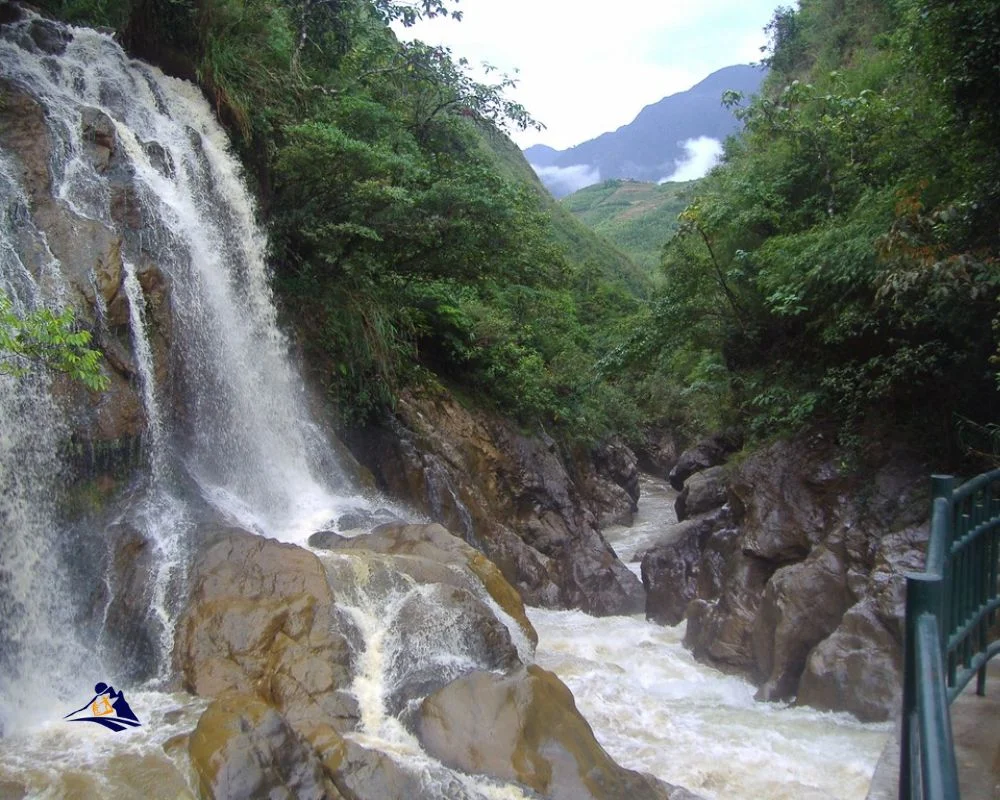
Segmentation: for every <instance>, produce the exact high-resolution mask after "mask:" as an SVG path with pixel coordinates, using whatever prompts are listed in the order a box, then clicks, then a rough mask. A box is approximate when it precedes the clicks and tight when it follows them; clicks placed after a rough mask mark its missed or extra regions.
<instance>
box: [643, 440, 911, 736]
mask: <svg viewBox="0 0 1000 800" xmlns="http://www.w3.org/2000/svg"><path fill="white" fill-rule="evenodd" d="M695 449H696V450H697V451H698V452H696V453H695V454H694V455H692V456H691V457H687V454H685V455H684V456H682V458H681V460H680V462H679V463H678V468H677V469H675V473H674V474H675V475H680V474H682V473H683V472H684V471H686V470H687V469H688V467H691V466H694V467H698V471H695V472H692V473H691V474H690V475H688V476H687V477H686V478H685V484H684V493H683V494H682V496H683V498H684V499H683V502H679V503H678V511H679V516H683V515H691V514H695V516H691V517H689V518H688V519H686V520H685V521H684V522H681V523H679V524H678V525H676V526H673V527H672V528H671V529H669V530H667V531H666V532H665V533H664V538H663V541H661V542H660V544H658V545H657V546H656V547H654V548H652V549H650V550H649V551H648V552H647V553H646V555H645V557H644V559H643V582H644V584H645V585H646V587H647V591H648V599H647V616H648V617H649V618H651V619H656V620H658V621H661V622H664V623H666V624H675V623H676V622H679V621H680V619H681V618H682V617H683V618H686V619H687V630H686V634H685V640H684V641H685V644H686V645H687V646H688V647H689V648H690V649H691V650H692V651H693V653H694V654H695V655H696V657H698V658H700V659H703V660H706V661H708V662H710V663H712V664H714V665H716V666H718V667H720V668H723V669H732V670H737V671H740V672H743V673H745V674H747V675H748V676H749V677H750V678H751V679H753V680H754V681H756V682H757V683H758V685H759V686H760V688H759V690H758V697H759V698H761V699H770V700H788V699H793V698H797V701H798V702H800V703H804V704H809V705H813V706H816V707H819V708H825V709H834V710H847V711H850V712H852V713H854V714H855V715H856V716H858V717H859V718H861V719H865V720H880V719H886V718H887V717H889V716H891V715H892V714H893V713H894V712H895V710H896V708H897V705H898V700H897V698H898V692H899V682H900V664H901V643H902V631H901V622H900V620H901V617H902V611H903V605H902V588H903V585H904V579H903V575H904V573H905V572H906V571H909V570H912V569H916V568H919V566H920V564H921V563H922V558H923V556H922V551H921V548H922V546H923V542H924V540H925V538H926V533H925V532H924V531H923V529H922V528H921V527H920V526H919V523H920V522H921V521H922V519H923V518H924V516H925V503H926V480H927V479H926V475H927V474H928V473H929V470H928V469H927V466H926V465H924V464H922V463H920V461H919V460H917V459H916V458H915V457H914V456H913V455H912V454H911V453H908V452H905V451H903V450H901V449H899V448H897V449H895V450H894V449H892V448H891V447H890V446H886V447H885V448H884V449H882V450H881V451H880V452H881V456H879V457H877V458H876V457H874V456H873V457H872V461H871V462H870V463H867V464H866V465H865V467H864V468H863V469H857V470H847V469H845V468H844V466H843V465H844V463H845V460H844V459H845V455H844V453H843V452H841V451H840V450H839V449H838V448H837V447H836V446H835V444H834V443H833V441H832V439H831V437H828V436H825V435H824V434H823V433H821V432H813V434H811V435H808V436H806V435H804V436H800V437H798V438H795V439H792V440H784V441H779V442H777V443H775V444H773V445H771V446H770V447H768V448H765V449H763V450H761V451H758V452H757V453H754V454H752V455H750V456H749V457H748V458H746V459H745V460H744V461H743V462H742V463H740V464H739V465H737V466H732V467H726V468H720V467H718V466H716V467H710V466H707V464H708V462H709V461H711V460H712V459H711V458H708V457H703V456H705V455H706V454H705V452H704V451H705V448H702V447H701V446H699V447H698V448H695ZM710 449H711V448H710ZM712 452H714V453H715V454H716V455H717V454H718V453H719V452H720V448H715V449H714V450H712ZM872 452H876V448H874V447H873V448H872ZM711 454H712V453H709V455H711ZM713 457H714V456H713ZM681 465H687V466H685V467H684V469H679V468H680V467H681ZM723 470H724V471H723ZM722 478H725V480H726V483H724V484H722V486H724V487H725V493H724V496H723V493H722V491H721V489H720V480H721V479H722ZM702 498H705V499H704V501H703V500H702ZM693 500H694V504H693V505H692V501H693ZM720 500H724V501H725V502H726V505H724V506H722V508H721V509H715V510H711V509H712V507H715V506H718V505H719V503H720ZM698 512H701V513H700V514H698Z"/></svg>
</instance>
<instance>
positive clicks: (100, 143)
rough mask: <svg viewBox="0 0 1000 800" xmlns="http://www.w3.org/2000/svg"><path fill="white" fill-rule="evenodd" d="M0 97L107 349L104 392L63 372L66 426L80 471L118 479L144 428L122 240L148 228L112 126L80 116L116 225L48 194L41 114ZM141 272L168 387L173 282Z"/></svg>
mask: <svg viewBox="0 0 1000 800" xmlns="http://www.w3.org/2000/svg"><path fill="white" fill-rule="evenodd" d="M32 31H34V34H33V35H34V39H35V40H36V41H37V42H40V45H39V46H40V47H43V48H49V49H51V50H52V52H53V53H55V54H58V52H59V47H60V46H63V47H64V46H65V45H64V44H61V40H60V38H59V36H58V35H57V34H58V32H59V29H57V28H55V27H54V26H50V24H49V23H46V22H45V21H43V20H39V21H36V22H35V23H34V24H33V26H32ZM0 98H2V102H0V148H2V149H3V150H4V152H5V153H6V154H7V155H8V156H9V158H10V162H11V164H12V167H13V169H14V170H15V172H16V175H15V177H16V178H17V180H18V182H19V183H20V184H21V185H22V186H23V187H24V188H25V191H26V197H25V198H24V199H25V201H26V203H27V207H28V211H29V213H30V216H31V223H32V224H33V226H34V228H35V229H37V231H39V232H40V233H41V234H42V235H43V236H44V242H45V245H46V246H47V248H48V250H49V251H51V254H52V255H53V256H54V257H55V258H57V259H58V261H59V264H60V271H61V274H62V276H63V279H65V280H66V282H67V284H68V287H69V296H68V297H67V298H66V299H67V301H68V302H69V304H70V305H71V306H72V307H73V308H74V310H75V311H76V315H77V319H78V320H79V321H80V322H81V323H82V324H83V325H84V326H85V327H87V328H89V329H90V330H91V333H92V336H93V342H94V344H95V345H96V346H97V347H98V348H99V349H100V350H101V351H102V352H103V354H104V360H103V363H102V369H103V371H104V373H105V374H106V375H107V376H108V377H109V378H110V385H109V387H108V389H107V390H105V391H104V392H100V393H94V392H89V391H88V390H87V389H85V388H83V387H82V386H80V385H79V384H77V383H74V382H72V381H70V380H68V379H65V378H61V379H59V381H58V383H57V387H56V391H57V393H58V394H59V396H60V397H61V399H62V401H63V405H64V407H65V408H66V409H67V412H68V415H69V419H70V424H71V427H72V436H73V444H74V451H75V452H74V455H75V456H76V460H77V463H78V465H79V466H81V467H83V468H85V469H84V471H89V472H91V473H95V472H96V473H97V474H102V473H103V474H105V476H106V477H110V476H112V475H116V476H117V477H121V476H122V473H123V472H124V471H125V470H126V469H127V467H128V465H129V464H130V463H131V462H132V461H133V460H134V459H135V458H136V457H137V456H138V441H139V437H140V435H141V434H142V432H143V430H144V429H145V425H146V419H145V414H144V411H143V405H142V400H141V397H140V396H139V391H138V388H137V383H136V381H135V377H136V373H137V367H136V365H135V363H134V360H133V358H132V355H131V353H132V346H131V343H130V338H129V337H130V329H129V308H128V300H127V299H126V296H125V290H124V287H123V282H122V281H123V264H122V249H123V246H124V243H125V241H126V239H127V238H128V237H138V236H141V235H142V233H143V230H144V229H143V222H142V215H141V213H140V210H139V207H138V204H137V201H136V189H135V186H134V183H133V177H132V175H131V174H130V173H129V171H128V169H126V168H125V166H124V163H123V162H124V159H123V158H122V156H121V154H120V145H119V142H118V141H117V137H116V134H115V129H114V124H113V123H112V121H111V120H110V119H108V117H106V116H105V115H104V114H103V113H101V112H100V111H98V110H97V109H92V110H91V113H88V114H85V115H84V116H83V118H82V120H81V126H82V131H81V132H82V134H83V137H84V139H85V140H86V141H87V143H88V150H87V156H88V158H89V159H90V160H91V163H92V165H93V167H94V168H95V170H96V171H97V173H98V174H99V175H101V176H102V177H103V178H104V179H105V180H106V181H107V183H108V186H109V188H110V194H111V200H110V203H111V212H112V217H113V220H114V222H115V227H114V228H110V227H108V226H106V225H104V224H102V223H100V222H98V221H95V220H92V219H88V218H86V217H83V216H81V215H79V214H77V213H76V212H75V211H74V210H73V209H72V207H71V206H70V205H69V204H68V203H67V202H65V201H64V200H62V199H60V198H58V197H54V196H53V194H52V177H51V174H50V163H51V162H52V156H53V154H52V142H51V140H50V137H49V133H48V130H47V128H46V125H45V112H44V110H43V109H42V107H41V106H40V105H39V104H38V102H37V101H35V100H34V99H33V98H32V97H30V96H28V95H27V94H25V93H23V92H21V91H19V90H18V89H16V88H15V87H13V86H12V85H10V84H8V83H5V82H3V81H0ZM25 235H27V234H25ZM21 249H22V251H23V252H24V253H27V254H30V256H29V257H33V258H35V259H36V261H35V263H28V264H26V266H27V267H28V268H29V269H30V270H31V271H32V272H33V273H35V274H38V275H44V274H45V259H46V257H47V255H46V254H45V253H44V252H43V251H42V250H40V249H38V248H33V247H30V246H28V247H23V248H21ZM137 273H138V278H139V283H140V285H141V287H142V293H143V297H144V299H145V302H146V314H147V319H148V320H149V322H150V327H151V329H152V336H151V345H152V350H153V358H154V368H155V371H156V378H157V381H158V383H159V384H160V385H162V386H165V387H167V386H169V377H170V374H171V369H170V342H171V310H170V300H169V286H168V284H167V282H166V279H165V278H164V275H163V274H162V273H161V272H160V270H159V269H158V268H157V266H156V265H155V264H153V263H149V262H144V263H142V264H140V265H138V270H137ZM105 483H106V484H107V481H105ZM107 485H110V484H107Z"/></svg>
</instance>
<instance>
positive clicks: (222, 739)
mask: <svg viewBox="0 0 1000 800" xmlns="http://www.w3.org/2000/svg"><path fill="white" fill-rule="evenodd" d="M188 753H189V755H190V758H191V765H192V766H193V767H194V770H195V772H196V773H197V775H198V783H199V789H200V793H201V796H202V797H203V798H206V800H256V798H261V797H267V798H270V800H334V798H339V797H341V795H340V793H339V792H338V791H337V789H336V788H335V787H334V786H333V784H332V783H331V782H330V781H328V780H327V778H326V776H325V774H324V772H323V767H322V764H321V763H320V760H319V757H318V756H317V755H316V752H315V751H314V750H313V748H312V747H310V746H309V744H308V742H306V741H305V740H304V739H302V737H300V736H299V735H298V734H297V733H296V732H295V731H294V730H292V728H291V726H290V725H289V724H288V722H287V720H285V718H284V717H282V715H281V714H279V713H278V712H277V711H275V709H274V708H272V707H271V706H269V705H268V704H267V703H265V702H263V701H262V700H261V699H260V698H258V697H255V696H253V695H249V694H236V693H227V694H223V695H222V696H220V697H219V698H217V699H216V700H214V701H213V702H212V703H211V704H210V705H209V706H208V708H206V709H205V712H204V713H203V714H202V715H201V718H200V719H199V720H198V726H197V727H196V728H195V730H194V733H193V734H192V735H191V738H190V741H189V744H188Z"/></svg>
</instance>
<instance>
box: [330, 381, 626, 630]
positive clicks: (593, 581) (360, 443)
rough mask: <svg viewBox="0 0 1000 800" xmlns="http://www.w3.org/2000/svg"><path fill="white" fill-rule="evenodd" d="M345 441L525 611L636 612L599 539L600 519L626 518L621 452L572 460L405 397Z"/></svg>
mask: <svg viewBox="0 0 1000 800" xmlns="http://www.w3.org/2000/svg"><path fill="white" fill-rule="evenodd" d="M349 441H350V443H351V445H352V447H353V448H354V450H355V454H356V455H357V456H358V458H359V460H360V461H361V462H362V463H363V464H364V465H365V466H367V467H368V468H369V469H370V470H371V471H372V473H373V474H374V475H375V476H376V479H377V480H378V482H379V484H380V485H381V486H382V487H383V488H384V489H385V490H386V491H388V492H389V493H390V494H393V495H395V496H396V497H400V498H402V499H404V500H405V501H407V502H409V503H411V504H413V505H414V506H415V507H417V508H418V509H419V510H420V511H422V512H423V513H425V514H426V515H427V516H428V517H430V518H431V519H433V520H435V521H437V522H440V523H441V524H443V525H444V526H445V527H447V528H448V529H449V530H451V531H453V532H455V533H457V534H460V535H461V536H462V537H463V538H464V539H465V540H466V541H467V542H469V543H470V544H472V545H473V546H474V547H476V548H477V549H479V550H481V551H482V552H483V553H485V554H486V555H487V556H488V557H489V558H490V559H491V560H493V561H494V562H495V563H496V564H497V566H498V567H499V568H500V570H501V571H502V572H503V574H504V576H505V577H506V578H507V580H509V581H510V582H511V583H512V584H513V585H514V586H515V587H516V588H517V589H518V591H520V593H521V595H522V596H523V597H524V599H525V602H527V603H530V604H532V605H541V606H565V607H575V608H581V609H583V610H585V611H587V612H589V613H593V614H627V613H633V612H635V611H640V610H641V609H642V607H643V602H644V600H643V592H642V586H641V585H640V584H639V581H638V580H636V578H635V576H634V575H632V573H630V572H629V571H628V569H627V568H626V567H625V566H624V565H623V564H622V563H621V562H620V561H619V560H618V558H617V556H616V555H615V553H614V551H613V550H612V549H611V548H610V547H609V546H608V544H607V542H606V541H605V540H604V538H603V537H602V536H601V533H600V530H599V524H600V520H601V519H602V518H603V519H605V520H610V519H623V518H628V517H629V515H630V513H631V512H632V511H633V510H634V508H635V501H636V500H637V498H638V472H637V471H636V461H635V457H634V456H632V455H631V453H630V452H629V451H627V449H625V448H624V447H623V446H622V445H620V444H618V443H612V444H609V445H606V446H605V447H604V448H602V449H600V450H598V451H597V453H596V454H595V457H594V460H593V461H589V457H587V456H584V457H578V458H577V459H574V460H571V459H568V458H565V457H564V456H563V454H562V453H561V452H560V450H559V448H558V446H557V444H556V442H555V441H554V440H552V439H550V438H548V437H545V436H530V435H527V434H525V433H523V432H521V431H520V430H518V428H517V427H516V426H515V425H514V424H513V423H511V422H509V421H507V420H504V419H501V418H499V417H497V416H495V415H491V414H488V413H486V412H484V411H481V410H471V409H467V408H465V407H464V406H462V405H461V404H460V403H459V402H458V401H457V400H455V398H454V397H452V396H451V395H450V394H448V393H447V392H445V391H443V390H437V391H435V390H424V391H419V392H404V393H403V395H402V396H401V397H400V398H399V402H398V404H397V407H396V412H395V415H394V417H393V418H392V419H391V420H389V421H388V422H387V423H386V424H385V425H383V426H380V427H377V428H373V429H368V430H366V431H364V432H363V433H362V434H360V435H356V436H354V437H352V438H351V439H350V440H349ZM567 462H569V464H570V466H569V467H567Z"/></svg>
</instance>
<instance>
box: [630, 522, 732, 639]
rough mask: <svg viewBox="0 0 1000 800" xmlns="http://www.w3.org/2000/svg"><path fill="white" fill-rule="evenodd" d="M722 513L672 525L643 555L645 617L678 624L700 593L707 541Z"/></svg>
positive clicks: (706, 562)
mask: <svg viewBox="0 0 1000 800" xmlns="http://www.w3.org/2000/svg"><path fill="white" fill-rule="evenodd" d="M720 521H721V520H720V515H718V514H716V515H711V516H702V517H697V518H695V519H689V520H685V521H684V522H679V523H677V524H676V525H671V526H670V527H669V528H667V530H666V531H665V532H664V534H663V537H662V539H661V540H660V542H658V543H657V544H656V545H654V546H653V547H651V548H650V549H649V550H647V551H646V552H645V553H644V554H643V556H642V563H641V571H642V585H643V587H644V588H645V589H646V619H649V620H654V621H656V622H659V623H661V624H663V625H677V624H678V623H680V622H681V621H683V619H684V613H685V611H686V610H687V606H688V603H690V602H691V601H692V600H694V599H695V598H696V597H698V595H699V588H698V587H699V583H700V582H701V581H702V575H701V573H702V569H703V562H705V567H709V566H710V565H711V564H712V562H711V561H707V560H706V559H705V553H706V550H707V549H708V548H707V540H708V538H709V537H711V536H713V535H715V534H716V532H717V530H718V526H719V523H720Z"/></svg>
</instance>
